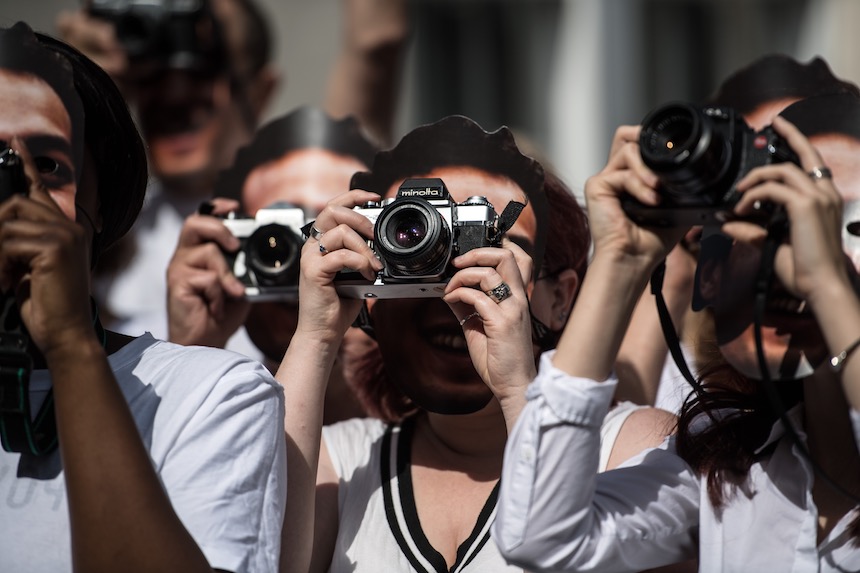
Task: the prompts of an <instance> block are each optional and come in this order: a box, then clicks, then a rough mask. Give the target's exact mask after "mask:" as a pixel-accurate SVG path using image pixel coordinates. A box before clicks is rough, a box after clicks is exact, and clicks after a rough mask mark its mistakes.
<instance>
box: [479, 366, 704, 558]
mask: <svg viewBox="0 0 860 573" xmlns="http://www.w3.org/2000/svg"><path fill="white" fill-rule="evenodd" d="M614 389H615V384H614V383H612V382H609V383H605V382H601V383H597V382H594V381H592V380H586V379H581V378H574V377H569V376H566V375H564V373H563V372H561V371H559V370H558V369H555V368H551V367H550V361H549V360H548V357H546V356H545V357H544V362H543V363H542V364H541V372H540V374H539V375H538V379H537V381H536V383H535V386H534V387H533V388H532V389H531V390H530V399H529V403H528V405H527V406H526V407H525V409H524V410H523V413H522V415H521V417H520V421H519V422H518V423H517V426H516V428H515V430H514V432H513V433H512V435H511V437H510V439H509V440H508V444H507V447H506V451H505V465H504V473H503V475H502V480H501V485H500V488H501V489H500V494H499V507H498V513H497V517H496V522H495V524H494V526H493V535H494V538H495V539H496V542H497V544H498V546H499V548H500V550H501V552H502V554H503V555H504V556H505V557H506V558H507V559H509V560H511V561H512V562H513V563H516V564H518V565H520V566H523V567H525V568H527V569H529V568H533V569H538V570H544V569H547V570H553V571H555V570H578V569H577V568H579V567H582V568H583V569H585V570H603V569H606V570H618V571H621V570H629V571H634V570H635V571H638V570H641V569H643V568H646V567H650V566H656V565H660V564H665V563H670V562H673V560H677V559H682V558H684V557H686V556H690V555H692V552H693V543H692V537H691V534H690V533H689V531H691V528H692V525H694V524H695V522H696V519H697V517H698V511H697V506H696V504H697V502H698V497H699V492H698V487H697V482H696V480H695V477H694V475H693V473H692V471H690V470H689V468H688V467H687V466H686V464H684V462H683V461H682V460H681V459H680V458H678V457H677V456H675V455H674V454H673V453H671V452H670V451H667V450H664V449H660V450H654V451H652V452H649V454H648V457H647V460H648V462H647V463H646V462H643V463H642V464H641V465H642V467H641V468H640V467H639V466H636V467H630V468H627V469H625V470H623V471H619V472H606V473H604V474H600V475H599V476H598V473H597V471H598V458H599V450H600V427H601V423H602V420H603V417H604V416H605V414H606V412H607V410H608V408H609V403H610V401H611V399H612V395H613V392H614ZM650 504H653V507H651V506H650ZM610 532H612V533H611V534H610ZM618 537H621V538H623V539H625V543H623V544H618V543H617V539H618Z"/></svg>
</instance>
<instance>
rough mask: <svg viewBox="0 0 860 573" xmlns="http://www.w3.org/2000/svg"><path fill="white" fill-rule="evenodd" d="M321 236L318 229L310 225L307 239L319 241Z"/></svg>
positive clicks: (321, 233)
mask: <svg viewBox="0 0 860 573" xmlns="http://www.w3.org/2000/svg"><path fill="white" fill-rule="evenodd" d="M322 236H323V232H322V231H320V230H319V229H317V228H316V227H315V226H313V225H311V231H310V234H309V235H308V238H309V239H315V240H317V241H319V240H320V237H322Z"/></svg>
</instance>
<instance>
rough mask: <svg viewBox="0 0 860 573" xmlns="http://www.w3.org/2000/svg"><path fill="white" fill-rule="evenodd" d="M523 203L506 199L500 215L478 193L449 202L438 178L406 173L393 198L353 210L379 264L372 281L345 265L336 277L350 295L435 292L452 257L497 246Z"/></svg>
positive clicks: (425, 294) (440, 288) (340, 288)
mask: <svg viewBox="0 0 860 573" xmlns="http://www.w3.org/2000/svg"><path fill="white" fill-rule="evenodd" d="M523 207H524V205H523V204H521V203H517V202H515V201H511V203H510V204H509V205H508V207H507V208H506V209H505V211H504V213H503V214H502V215H501V216H499V215H497V214H496V211H495V210H494V208H493V205H492V204H491V203H490V202H489V201H488V200H487V199H486V198H485V197H481V196H475V197H470V198H469V199H467V200H466V201H464V202H462V203H456V202H454V201H453V200H452V199H451V197H450V194H449V193H448V189H447V188H446V187H445V183H444V182H443V181H442V180H441V179H407V180H406V181H404V182H403V184H402V185H401V186H400V188H399V189H398V191H397V196H396V197H394V198H393V199H386V200H384V201H382V202H381V203H368V204H366V205H364V206H361V207H356V208H355V210H356V211H358V212H359V213H361V214H362V215H364V216H365V217H367V218H368V219H370V220H371V221H372V222H373V224H374V226H373V228H374V237H375V240H374V241H371V242H370V246H371V247H372V248H373V250H374V251H375V252H376V254H377V256H378V257H379V259H380V260H381V261H382V263H383V265H384V268H383V269H382V271H380V272H379V273H378V275H377V277H376V280H375V281H374V282H372V283H371V282H368V280H367V279H365V278H364V277H362V276H361V275H360V274H359V273H357V272H354V271H350V270H345V271H342V272H341V273H340V275H339V276H338V277H336V278H335V287H336V289H337V291H338V293H340V294H341V295H342V296H346V297H351V298H419V297H439V296H442V294H443V293H444V290H445V285H446V284H447V282H448V280H449V279H450V278H451V276H452V275H453V274H454V272H456V269H454V268H453V267H452V266H451V264H450V263H451V259H453V258H455V257H457V256H459V255H462V254H463V253H467V252H469V251H471V250H472V249H477V248H480V247H498V246H500V245H501V242H502V236H503V235H504V233H505V232H507V230H508V229H510V227H511V226H512V225H513V224H514V222H515V221H516V219H517V217H518V216H519V214H520V212H521V211H522V209H523Z"/></svg>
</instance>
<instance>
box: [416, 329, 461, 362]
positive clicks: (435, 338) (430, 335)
mask: <svg viewBox="0 0 860 573" xmlns="http://www.w3.org/2000/svg"><path fill="white" fill-rule="evenodd" d="M423 338H424V339H425V340H426V341H427V343H428V344H429V345H430V346H432V347H433V348H435V349H437V350H442V351H443V352H450V353H453V354H460V355H466V356H468V355H469V348H468V346H467V345H466V337H465V336H464V335H463V331H462V330H460V331H459V332H458V331H456V330H453V329H447V328H445V329H441V328H438V329H432V330H430V331H427V332H425V333H424V336H423Z"/></svg>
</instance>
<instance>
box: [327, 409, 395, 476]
mask: <svg viewBox="0 0 860 573" xmlns="http://www.w3.org/2000/svg"><path fill="white" fill-rule="evenodd" d="M388 427H389V425H388V424H387V423H385V422H383V421H382V420H379V419H377V418H353V419H351V420H344V421H342V422H338V423H336V424H332V425H330V426H325V427H324V428H323V433H322V439H323V445H324V447H325V449H326V451H327V452H328V455H329V458H330V460H331V464H332V466H333V468H334V471H335V472H336V473H337V475H338V476H341V477H343V476H345V475H347V474H349V473H351V471H352V469H354V468H357V467H361V466H363V465H366V464H367V462H368V460H369V459H370V458H371V457H372V456H373V455H375V454H376V453H377V452H379V451H380V449H381V444H382V438H383V436H384V435H385V432H386V430H387V429H388Z"/></svg>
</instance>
